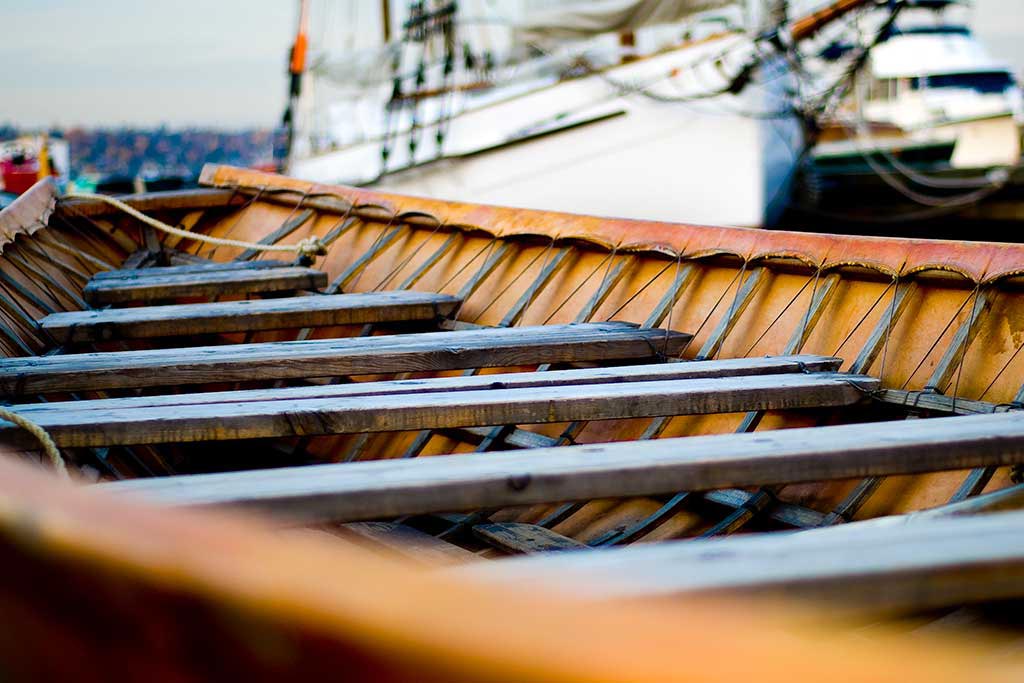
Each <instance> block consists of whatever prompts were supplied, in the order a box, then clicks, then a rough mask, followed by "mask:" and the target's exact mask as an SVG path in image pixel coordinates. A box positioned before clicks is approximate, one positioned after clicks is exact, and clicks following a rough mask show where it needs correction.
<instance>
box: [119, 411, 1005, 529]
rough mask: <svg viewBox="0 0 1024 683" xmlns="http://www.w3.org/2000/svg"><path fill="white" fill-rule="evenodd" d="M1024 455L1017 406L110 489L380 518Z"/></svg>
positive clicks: (284, 511) (914, 469)
mask: <svg viewBox="0 0 1024 683" xmlns="http://www.w3.org/2000/svg"><path fill="white" fill-rule="evenodd" d="M1022 461H1024V417H1022V416H1021V415H1018V414H1015V413H1006V414H999V415H972V416H965V417H951V418H936V419H932V420H915V421H912V422H910V423H908V422H905V421H900V422H889V423H874V424H854V425H841V426H830V427H813V428H801V429H787V430H778V431H772V432H759V433H751V434H726V435H715V436H698V437H686V438H675V439H659V440H655V441H649V442H622V443H610V444H600V445H596V444H591V445H585V446H569V447H563V448H555V449H536V450H528V451H511V452H502V453H492V454H488V455H486V456H465V455H452V456H436V457H431V458H424V459H414V460H403V461H395V460H380V461H370V462H359V463H351V464H341V465H320V466H313V467H296V468H284V469H276V470H273V471H255V472H237V473H228V474H213V475H197V476H188V477H167V478H162V479H150V480H139V481H133V482H119V483H116V484H107V485H102V487H103V488H105V489H108V490H112V491H124V492H135V493H138V494H145V495H147V496H149V497H151V498H152V499H153V500H157V501H163V502H165V503H170V504H179V505H183V504H189V505H195V504H207V505H210V504H238V505H243V506H247V507H252V508H258V509H263V510H267V511H270V512H276V513H278V514H281V515H284V516H295V517H298V518H302V519H309V520H330V519H336V520H350V521H355V520H362V519H380V518H386V517H389V516H397V515H403V514H427V513H433V512H444V511H452V510H473V509H479V508H485V507H496V506H505V505H530V504H535V503H549V502H555V501H564V500H589V499H593V498H604V497H619V496H634V495H656V494H663V493H673V492H675V491H684V490H685V491H702V490H714V489H724V488H732V487H744V486H758V485H768V484H783V483H793V482H801V481H822V480H828V479H846V478H851V477H863V476H872V475H890V474H911V473H919V472H932V471H941V470H951V469H964V468H967V467H976V466H983V465H1009V464H1015V463H1019V462H1022Z"/></svg>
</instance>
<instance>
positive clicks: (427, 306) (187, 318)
mask: <svg viewBox="0 0 1024 683" xmlns="http://www.w3.org/2000/svg"><path fill="white" fill-rule="evenodd" d="M458 304H459V299H457V298H456V297H453V296H450V295H447V294H433V293H429V292H369V293H362V294H330V295H324V296H310V297H296V298H288V299H256V300H250V301H218V302H213V303H200V304H175V305H172V306H145V307H142V308H122V309H109V310H103V311H74V312H68V313H53V314H51V315H48V316H46V317H45V318H43V319H42V320H41V321H40V326H41V328H42V329H43V330H45V331H46V332H47V333H49V334H50V335H51V336H52V337H53V338H54V339H58V340H61V341H63V342H64V343H68V344H71V343H76V342H77V343H81V342H91V341H105V340H110V339H125V338H127V339H142V338H151V337H172V336H187V335H196V334H218V333H224V332H250V331H255V330H278V329H286V328H291V327H326V326H331V325H351V324H363V323H380V322H400V321H411V320H436V319H439V318H444V317H446V316H447V315H449V314H450V313H451V312H452V311H454V310H455V308H456V307H457V306H458Z"/></svg>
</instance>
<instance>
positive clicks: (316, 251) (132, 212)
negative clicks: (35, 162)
mask: <svg viewBox="0 0 1024 683" xmlns="http://www.w3.org/2000/svg"><path fill="white" fill-rule="evenodd" d="M63 198H64V199H87V200H93V201H100V202H104V203H106V204H110V205H111V206H113V207H114V208H117V209H119V210H121V211H123V212H125V213H126V214H128V215H129V216H132V217H133V218H136V219H138V220H140V221H142V222H143V223H145V224H146V225H149V226H151V227H153V228H156V229H157V230H161V231H163V232H166V233H167V234H169V235H175V236H177V237H183V238H185V239H190V240H196V241H197V242H205V243H206V244H213V245H215V246H220V247H238V248H239V249H252V250H254V251H286V252H293V253H295V254H298V255H300V256H307V257H313V256H322V255H324V254H326V253H327V248H326V247H325V246H324V244H323V243H322V242H321V241H320V238H318V237H307V238H305V239H302V240H299V242H298V243H297V244H260V243H259V242H245V241H243V240H233V239H227V238H224V237H212V236H210V235H203V234H200V233H195V232H189V231H188V230H182V229H181V228H175V227H173V226H171V225H168V224H166V223H163V222H161V221H158V220H157V219H155V218H152V217H150V216H147V215H146V214H144V213H142V212H141V211H138V210H136V209H135V208H134V207H132V206H130V205H129V204H126V203H125V202H122V201H121V200H120V199H115V198H114V197H108V196H107V195H102V194H93V193H90V192H69V193H67V194H65V195H64V197H63Z"/></svg>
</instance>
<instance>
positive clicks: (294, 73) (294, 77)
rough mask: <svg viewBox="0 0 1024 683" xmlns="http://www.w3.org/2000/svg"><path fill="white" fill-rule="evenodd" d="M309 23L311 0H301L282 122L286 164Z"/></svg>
mask: <svg viewBox="0 0 1024 683" xmlns="http://www.w3.org/2000/svg"><path fill="white" fill-rule="evenodd" d="M308 24H309V0H299V25H298V28H297V29H296V32H295V42H294V43H293V44H292V49H291V56H290V57H289V59H288V74H289V83H288V105H287V106H286V107H285V110H284V117H283V120H282V124H283V126H284V129H285V135H286V141H285V155H286V158H285V165H286V166H287V165H288V160H290V158H291V155H292V143H293V142H294V139H295V119H296V117H297V116H298V109H299V95H300V94H301V93H302V76H303V74H304V73H305V71H306V47H307V44H308V43H307V38H306V35H307V26H308Z"/></svg>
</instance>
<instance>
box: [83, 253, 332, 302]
mask: <svg viewBox="0 0 1024 683" xmlns="http://www.w3.org/2000/svg"><path fill="white" fill-rule="evenodd" d="M257 263H258V262H257ZM244 265H252V264H244ZM180 268H181V267H179V266H171V267H168V268H143V269H139V270H131V271H116V272H118V273H122V274H123V275H121V276H115V277H104V278H95V277H94V278H93V279H92V280H90V281H89V282H88V283H87V284H86V285H85V289H84V290H83V291H82V296H83V298H84V299H85V300H86V302H88V303H89V304H90V305H91V306H104V305H107V304H123V303H128V302H132V301H141V302H152V301H160V300H166V299H175V298H179V297H212V296H219V295H236V294H266V293H275V292H294V291H299V290H314V289H321V288H323V287H325V286H326V285H327V273H324V272H323V271H320V270H316V269H313V268H305V267H301V266H290V265H287V264H285V265H283V266H279V267H276V268H231V269H207V268H204V267H203V266H185V267H184V268H185V269H192V270H191V272H177V273H167V272H162V271H167V270H179V269H180ZM197 268H199V269H201V270H198V271H196V270H195V269H197ZM138 273H147V274H146V275H145V276H139V275H137V274H138Z"/></svg>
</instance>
